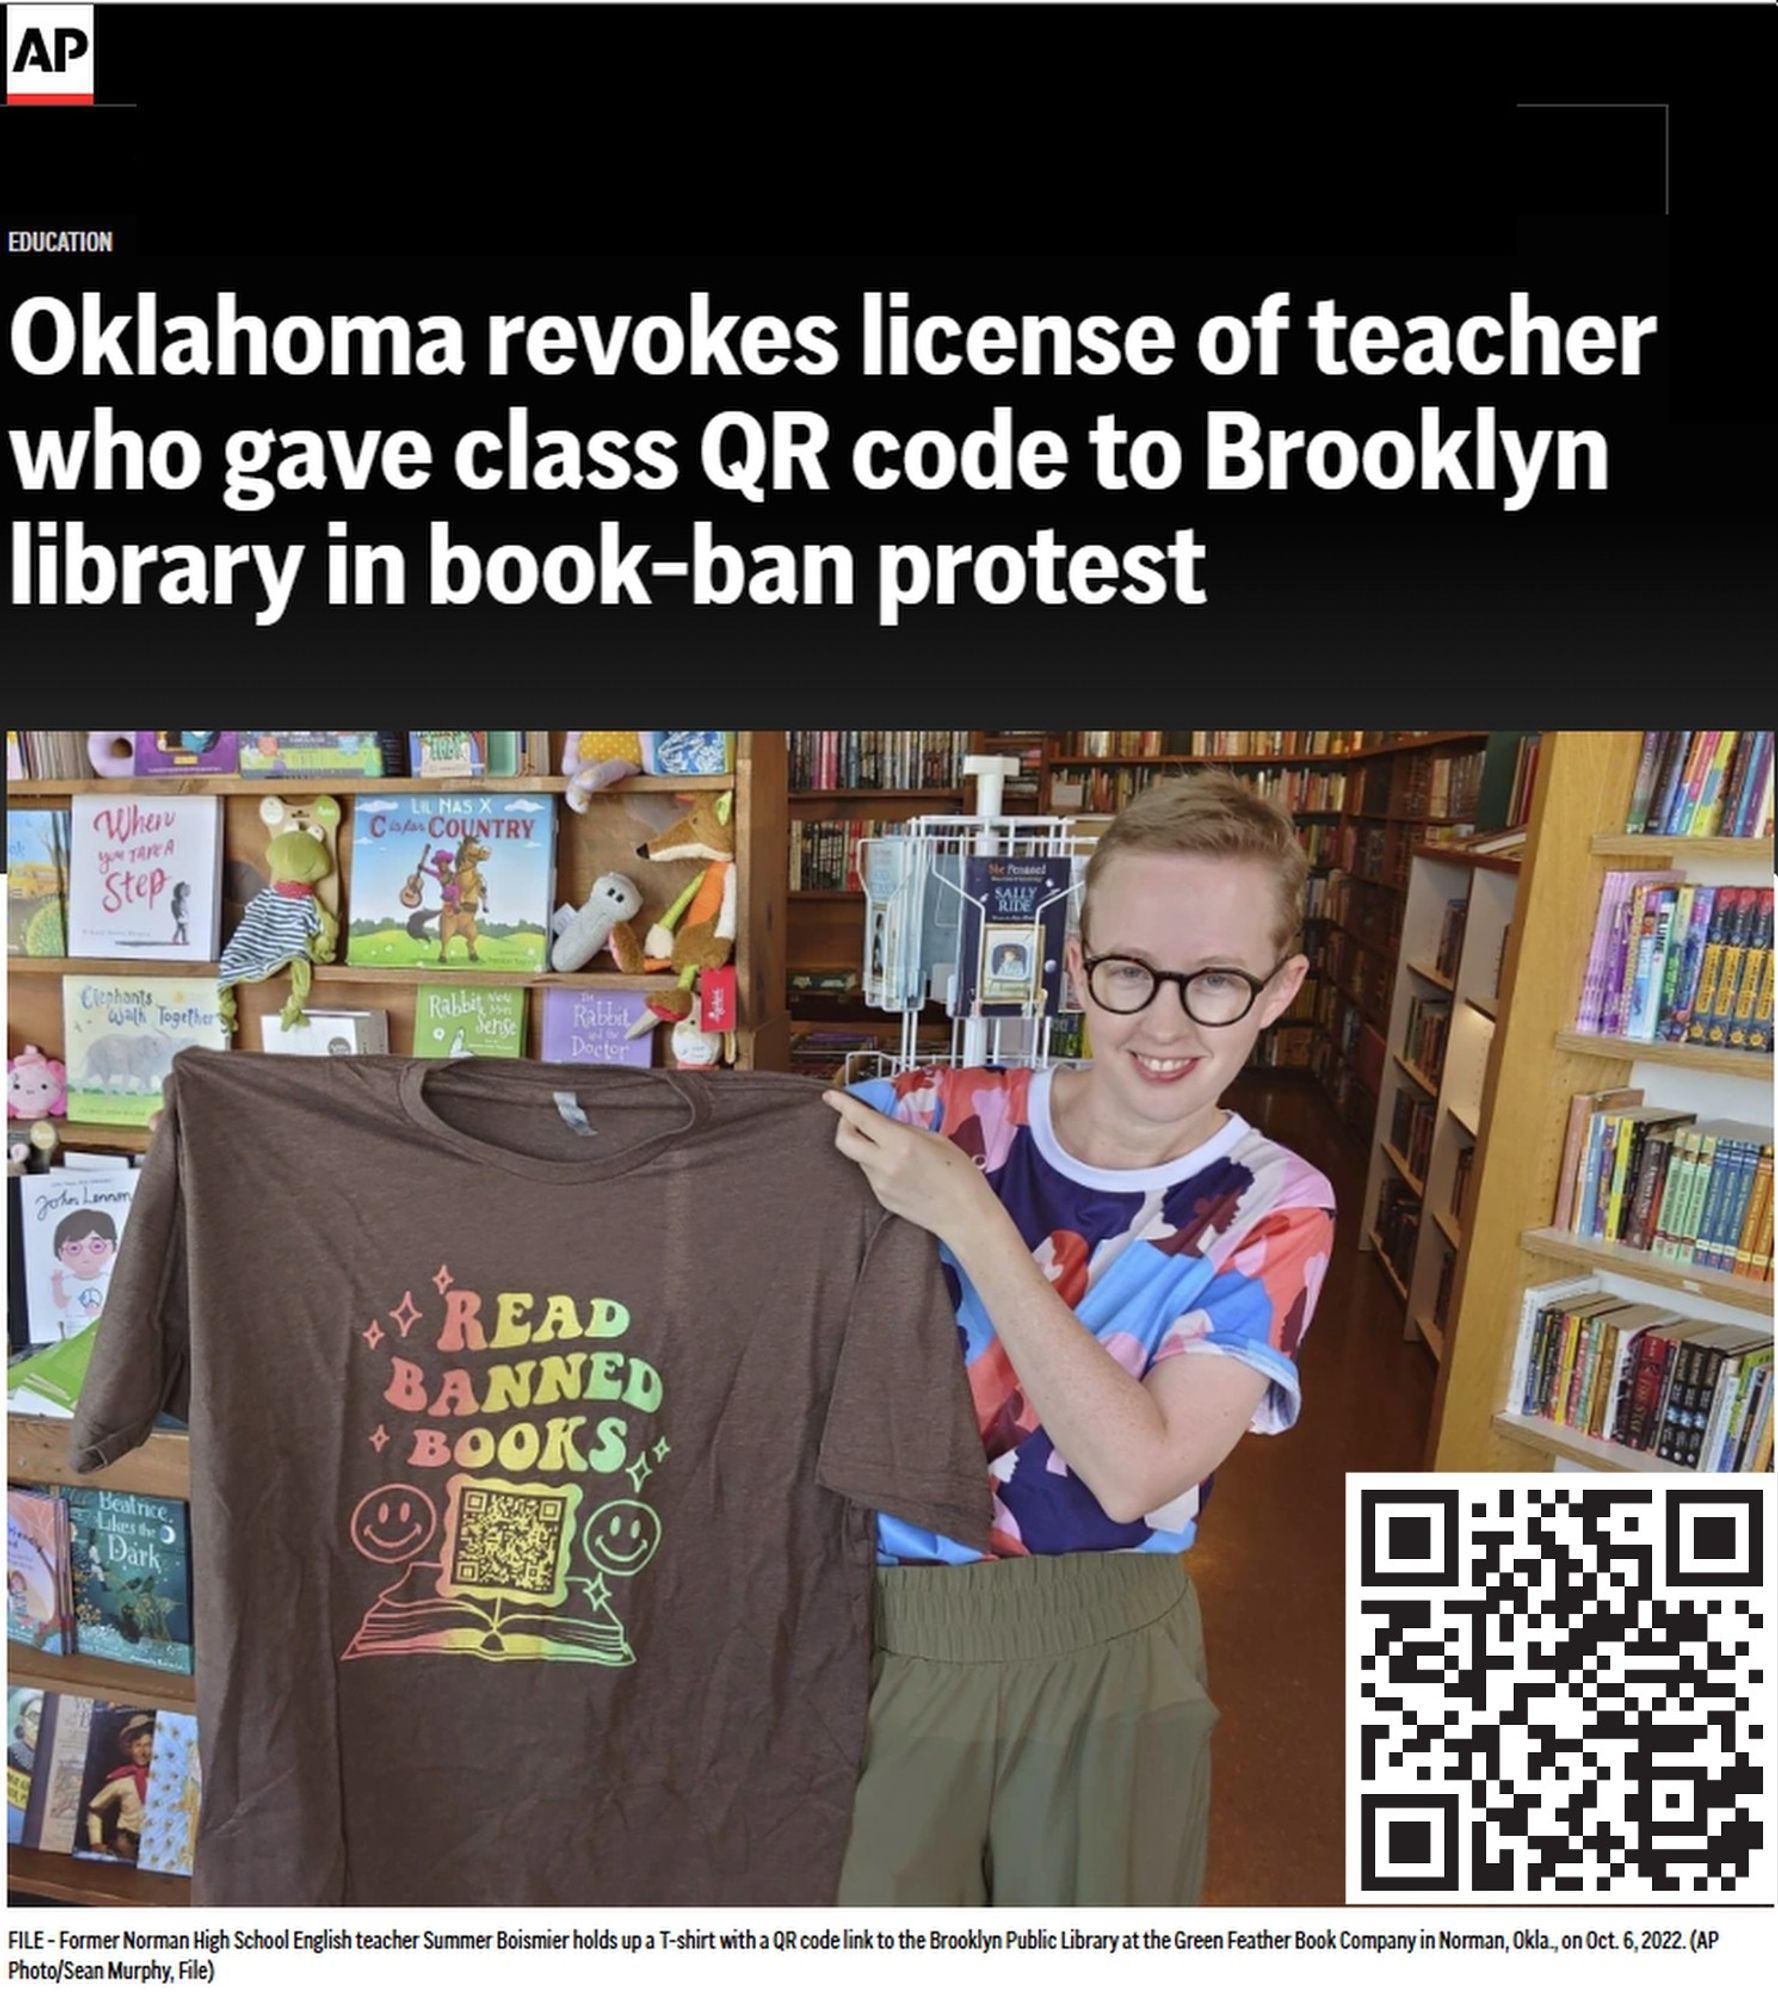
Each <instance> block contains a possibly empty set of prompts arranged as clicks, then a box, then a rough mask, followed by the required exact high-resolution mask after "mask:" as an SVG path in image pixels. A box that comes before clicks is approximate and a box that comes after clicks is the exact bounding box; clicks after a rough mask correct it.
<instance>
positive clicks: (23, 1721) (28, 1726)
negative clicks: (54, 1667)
mask: <svg viewBox="0 0 1778 2000" xmlns="http://www.w3.org/2000/svg"><path fill="white" fill-rule="evenodd" d="M43 1702H44V1694H43V1690H42V1688H36V1687H10V1686H9V1687H8V1688H7V1690H6V1839H7V1843H8V1845H12V1846H16V1845H17V1844H18V1843H19V1842H20V1841H22V1840H23V1839H24V1837H25V1811H26V1808H27V1807H28V1806H29V1805H30V1803H31V1792H32V1788H33V1784H34V1781H35V1779H36V1777H37V1761H38V1755H39V1752H40V1750H41V1747H42V1742H43Z"/></svg>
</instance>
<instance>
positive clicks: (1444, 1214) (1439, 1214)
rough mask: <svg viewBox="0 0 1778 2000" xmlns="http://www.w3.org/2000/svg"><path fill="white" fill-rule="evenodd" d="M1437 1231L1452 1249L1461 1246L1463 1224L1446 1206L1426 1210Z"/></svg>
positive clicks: (1457, 1248)
mask: <svg viewBox="0 0 1778 2000" xmlns="http://www.w3.org/2000/svg"><path fill="white" fill-rule="evenodd" d="M1428 1213H1429V1214H1430V1215H1431V1217H1432V1220H1433V1224H1434V1226H1435V1227H1436V1228H1437V1230H1438V1233H1439V1234H1440V1235H1441V1236H1442V1237H1443V1238H1444V1239H1445V1241H1446V1242H1447V1243H1448V1244H1450V1246H1451V1248H1452V1249H1453V1250H1459V1249H1461V1248H1462V1247H1463V1225H1462V1223H1461V1222H1459V1221H1458V1220H1457V1218H1456V1217H1455V1216H1454V1215H1453V1214H1452V1213H1451V1211H1450V1210H1449V1209H1448V1208H1433V1209H1431V1210H1429V1211H1428Z"/></svg>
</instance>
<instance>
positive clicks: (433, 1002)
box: [414, 983, 526, 1057]
mask: <svg viewBox="0 0 1778 2000" xmlns="http://www.w3.org/2000/svg"><path fill="white" fill-rule="evenodd" d="M525 1019H526V1015H525V989H524V988H523V987H522V986H435V985H432V984H430V983H425V984H422V985H421V987H420V988H419V991H418V992H417V993H416V994H415V996H414V1054H415V1055H417V1056H446V1057H448V1056H522V1055H523V1054H524V1053H525Z"/></svg>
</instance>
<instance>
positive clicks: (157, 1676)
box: [6, 1639, 197, 1715]
mask: <svg viewBox="0 0 1778 2000" xmlns="http://www.w3.org/2000/svg"><path fill="white" fill-rule="evenodd" d="M6 1678H7V1679H8V1680H9V1681H10V1682H11V1683H12V1685H13V1686H14V1687H35V1688H45V1689H47V1690H48V1691H49V1692H50V1693H51V1694H83V1695H94V1696H96V1697H97V1698H98V1699H99V1700H100V1701H131V1702H136V1703H139V1704H140V1705H141V1706H142V1707H144V1708H176V1709H178V1710H179V1711H180V1712H181V1714H184V1715H192V1714H195V1713H196V1710H197V1687H196V1684H195V1683H194V1681H193V1680H192V1677H191V1675H190V1674H173V1673H166V1672H164V1671H162V1670H161V1669H160V1668H158V1667H144V1666H139V1665H137V1664H136V1663H135V1662H134V1661H131V1660H105V1659H101V1658H99V1657H98V1655H97V1654H94V1653H40V1652H38V1651H37V1649H36V1648H35V1647H34V1646H22V1645H20V1644H19V1642H18V1641H17V1640H16V1639H14V1640H9V1641H8V1642H7V1647H6Z"/></svg>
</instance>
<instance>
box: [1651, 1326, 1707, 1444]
mask: <svg viewBox="0 0 1778 2000" xmlns="http://www.w3.org/2000/svg"><path fill="white" fill-rule="evenodd" d="M1697 1359H1698V1350H1697V1349H1696V1348H1695V1347H1694V1346H1693V1345H1692V1343H1691V1342H1690V1341H1689V1340H1682V1341H1681V1342H1680V1343H1679V1347H1678V1349H1677V1351H1676V1352H1675V1354H1674V1357H1673V1365H1672V1368H1671V1369H1670V1370H1669V1372H1668V1376H1667V1380H1666V1383H1665V1385H1664V1387H1665V1390H1666V1394H1665V1396H1664V1398H1663V1400H1662V1406H1661V1417H1660V1426H1659V1429H1658V1430H1657V1431H1656V1433H1655V1445H1654V1450H1655V1456H1656V1457H1657V1458H1665V1459H1670V1460H1671V1461H1672V1462H1673V1463H1675V1464H1678V1463H1679V1462H1680V1452H1681V1449H1682V1442H1681V1441H1682V1438H1683V1436H1684V1432H1685V1413H1686V1410H1687V1408H1688V1407H1689V1405H1688V1391H1689V1390H1690V1387H1691V1380H1692V1371H1693V1369H1694V1368H1695V1367H1696V1366H1697Z"/></svg>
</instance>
